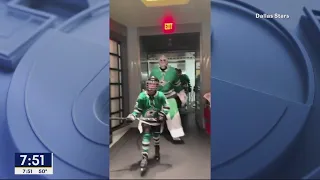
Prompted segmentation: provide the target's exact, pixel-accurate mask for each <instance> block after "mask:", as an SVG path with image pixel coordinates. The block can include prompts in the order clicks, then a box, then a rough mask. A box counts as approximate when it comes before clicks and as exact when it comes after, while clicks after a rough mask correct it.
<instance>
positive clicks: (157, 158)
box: [154, 146, 160, 161]
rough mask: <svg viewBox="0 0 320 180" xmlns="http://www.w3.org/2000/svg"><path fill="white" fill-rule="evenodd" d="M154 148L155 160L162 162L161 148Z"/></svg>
mask: <svg viewBox="0 0 320 180" xmlns="http://www.w3.org/2000/svg"><path fill="white" fill-rule="evenodd" d="M154 148H155V155H154V159H155V160H156V161H160V146H154Z"/></svg>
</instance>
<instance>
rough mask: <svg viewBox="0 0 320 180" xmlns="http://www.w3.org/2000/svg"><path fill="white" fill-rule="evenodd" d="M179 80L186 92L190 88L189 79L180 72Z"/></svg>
mask: <svg viewBox="0 0 320 180" xmlns="http://www.w3.org/2000/svg"><path fill="white" fill-rule="evenodd" d="M180 82H181V86H182V87H183V88H184V90H185V91H186V92H189V91H190V89H191V85H190V79H189V77H188V75H186V74H181V76H180Z"/></svg>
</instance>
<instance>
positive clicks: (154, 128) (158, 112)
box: [127, 76, 170, 172]
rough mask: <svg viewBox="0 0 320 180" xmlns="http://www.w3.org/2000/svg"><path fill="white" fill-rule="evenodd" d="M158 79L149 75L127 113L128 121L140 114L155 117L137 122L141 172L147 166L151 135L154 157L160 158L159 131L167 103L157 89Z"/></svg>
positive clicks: (164, 118)
mask: <svg viewBox="0 0 320 180" xmlns="http://www.w3.org/2000/svg"><path fill="white" fill-rule="evenodd" d="M158 84H159V80H158V79H157V78H156V77H154V76H151V77H150V78H148V80H147V81H146V90H145V91H143V92H141V93H140V94H139V96H138V98H137V101H136V105H135V107H134V111H133V112H132V113H131V114H129V115H128V117H127V120H128V121H134V120H136V118H138V117H139V116H140V115H142V116H143V117H146V118H155V119H156V120H157V121H155V122H153V121H152V122H143V121H140V122H139V127H138V128H139V131H140V132H141V133H143V137H142V160H141V162H140V166H141V172H143V171H144V170H145V169H146V168H147V164H148V153H149V145H150V139H151V136H152V137H153V140H154V147H155V159H156V160H157V161H159V160H160V133H161V131H162V125H163V123H164V121H165V120H166V116H167V114H168V113H169V110H170V108H169V105H168V103H167V99H166V97H165V95H164V94H163V93H162V92H160V91H157V88H158Z"/></svg>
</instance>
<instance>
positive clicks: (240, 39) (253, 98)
mask: <svg viewBox="0 0 320 180" xmlns="http://www.w3.org/2000/svg"><path fill="white" fill-rule="evenodd" d="M211 13H212V14H211V17H214V18H213V20H211V27H212V47H211V48H212V51H211V56H212V63H211V65H212V66H211V72H212V75H211V91H212V123H211V125H212V127H211V129H212V139H211V143H212V157H211V158H212V159H211V161H212V172H211V175H212V178H213V179H225V178H239V179H247V178H263V177H272V178H274V177H275V175H276V171H277V170H278V168H279V167H281V164H284V163H286V162H288V161H289V160H288V159H286V158H284V157H285V156H286V155H287V152H288V151H289V150H290V149H291V147H295V146H297V145H298V144H296V143H295V142H296V140H297V138H298V137H299V135H300V134H301V132H302V129H303V127H304V125H305V123H306V121H307V118H308V114H309V111H310V108H311V106H312V105H313V100H314V96H315V84H314V83H315V82H314V71H313V67H312V64H311V61H310V59H309V57H308V55H307V53H306V51H305V49H304V47H303V46H302V44H301V43H300V41H299V40H298V39H297V38H296V37H295V36H294V35H292V34H291V33H290V32H288V31H287V30H286V29H285V28H284V27H283V26H282V25H281V24H280V23H279V22H278V21H277V20H275V19H257V18H256V13H258V14H265V12H262V11H261V10H259V9H257V8H255V7H253V6H251V5H249V4H247V3H244V2H242V1H232V0H225V1H212V11H211ZM289 127H290V128H289Z"/></svg>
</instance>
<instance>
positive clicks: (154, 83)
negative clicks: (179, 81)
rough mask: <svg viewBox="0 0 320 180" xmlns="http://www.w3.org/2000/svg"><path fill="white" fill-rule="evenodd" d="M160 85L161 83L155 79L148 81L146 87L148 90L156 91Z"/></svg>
mask: <svg viewBox="0 0 320 180" xmlns="http://www.w3.org/2000/svg"><path fill="white" fill-rule="evenodd" d="M158 85H159V83H158V82H157V81H153V80H151V81H147V83H146V89H147V90H148V91H155V90H157V89H158Z"/></svg>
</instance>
